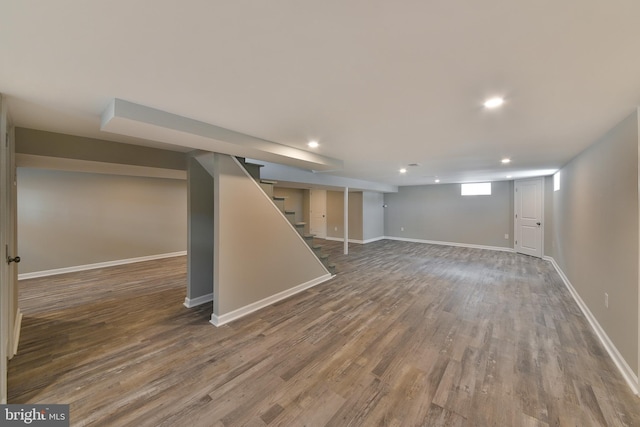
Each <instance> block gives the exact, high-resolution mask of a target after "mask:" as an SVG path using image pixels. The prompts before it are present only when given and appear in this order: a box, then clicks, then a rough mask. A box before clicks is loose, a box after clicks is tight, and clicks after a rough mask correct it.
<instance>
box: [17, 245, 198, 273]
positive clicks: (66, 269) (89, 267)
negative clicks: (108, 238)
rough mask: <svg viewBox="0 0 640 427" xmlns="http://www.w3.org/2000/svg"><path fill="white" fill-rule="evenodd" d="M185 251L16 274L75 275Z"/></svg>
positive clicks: (171, 255)
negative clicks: (79, 272) (80, 272)
mask: <svg viewBox="0 0 640 427" xmlns="http://www.w3.org/2000/svg"><path fill="white" fill-rule="evenodd" d="M186 254H187V251H180V252H170V253H166V254H158V255H148V256H143V257H138V258H128V259H118V260H114V261H106V262H97V263H95V264H85V265H76V266H72V267H63V268H55V269H53V270H43V271H34V272H33V273H22V274H18V280H25V279H35V278H36V277H47V276H55V275H57V274H65V273H75V272H78V271H86V270H94V269H96V268H105V267H114V266H116V265H125V264H133V263H136V262H144V261H152V260H156V259H163V258H172V257H177V256H184V255H186Z"/></svg>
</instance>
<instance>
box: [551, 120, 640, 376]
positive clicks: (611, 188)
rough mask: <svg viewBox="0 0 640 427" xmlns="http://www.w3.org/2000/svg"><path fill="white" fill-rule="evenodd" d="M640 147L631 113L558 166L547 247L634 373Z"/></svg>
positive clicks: (636, 326) (636, 339) (635, 121)
mask: <svg viewBox="0 0 640 427" xmlns="http://www.w3.org/2000/svg"><path fill="white" fill-rule="evenodd" d="M638 143H639V140H638V116H637V112H634V113H633V114H632V115H630V116H629V117H627V118H626V119H625V120H624V121H622V122H621V123H620V124H618V125H617V126H616V127H614V128H613V129H612V130H611V131H610V132H609V133H607V134H606V135H605V136H603V137H602V138H601V139H600V140H599V141H598V142H597V143H596V144H594V145H593V146H591V147H590V148H588V149H587V150H585V151H584V152H582V153H581V154H580V155H579V156H577V157H576V158H575V159H573V160H572V161H571V162H569V163H568V164H567V165H566V166H564V167H563V168H562V169H561V171H560V179H561V188H560V191H556V192H552V206H553V207H552V212H553V214H552V221H553V222H552V223H551V228H552V232H551V236H550V239H551V242H547V245H546V246H547V249H548V250H549V251H550V255H551V256H553V258H554V259H555V260H556V262H557V263H558V265H559V266H560V268H561V269H562V270H563V272H564V273H565V274H566V276H567V277H568V279H569V281H570V282H571V284H572V285H573V287H574V288H575V289H576V291H577V292H578V294H579V295H580V297H581V298H582V300H583V301H584V302H585V304H586V305H587V306H588V307H589V310H590V311H591V312H592V313H593V315H594V316H595V317H596V319H597V321H598V323H599V324H600V326H601V327H602V328H603V329H604V331H605V332H606V334H607V335H608V336H609V338H610V339H611V341H612V342H613V344H614V345H615V346H616V348H617V349H618V351H619V352H620V353H621V355H622V356H623V357H624V359H625V360H626V362H627V363H628V365H629V366H630V367H631V369H633V370H634V372H635V373H636V374H638V239H639V234H638ZM547 225H549V222H547ZM605 292H606V293H608V294H609V308H605V305H604V293H605Z"/></svg>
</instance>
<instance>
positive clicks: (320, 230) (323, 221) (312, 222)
mask: <svg viewBox="0 0 640 427" xmlns="http://www.w3.org/2000/svg"><path fill="white" fill-rule="evenodd" d="M309 199H310V202H309V205H310V206H309V232H310V233H311V234H313V235H315V236H316V237H318V238H320V239H324V238H326V237H327V191H326V190H309Z"/></svg>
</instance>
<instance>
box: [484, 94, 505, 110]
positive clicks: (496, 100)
mask: <svg viewBox="0 0 640 427" xmlns="http://www.w3.org/2000/svg"><path fill="white" fill-rule="evenodd" d="M502 104H504V99H503V98H501V97H499V96H494V97H493V98H489V99H487V100H486V101H484V104H483V105H484V106H485V108H498V107H500V106H501V105H502Z"/></svg>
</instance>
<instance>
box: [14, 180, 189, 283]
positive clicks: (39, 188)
mask: <svg viewBox="0 0 640 427" xmlns="http://www.w3.org/2000/svg"><path fill="white" fill-rule="evenodd" d="M186 205H187V201H186V181H184V180H170V179H160V178H142V177H128V176H112V175H101V174H91V173H79V172H62V171H50V170H42V169H24V168H19V169H18V249H19V253H20V256H21V258H22V261H21V262H20V264H19V272H20V273H32V272H38V271H44V270H51V269H58V268H64V267H74V266H80V265H86V264H93V263H99V262H106V261H115V260H122V259H128V258H136V257H142V256H148V255H157V254H164V253H171V252H177V251H184V250H186V236H187V230H186V227H187V219H186Z"/></svg>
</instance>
